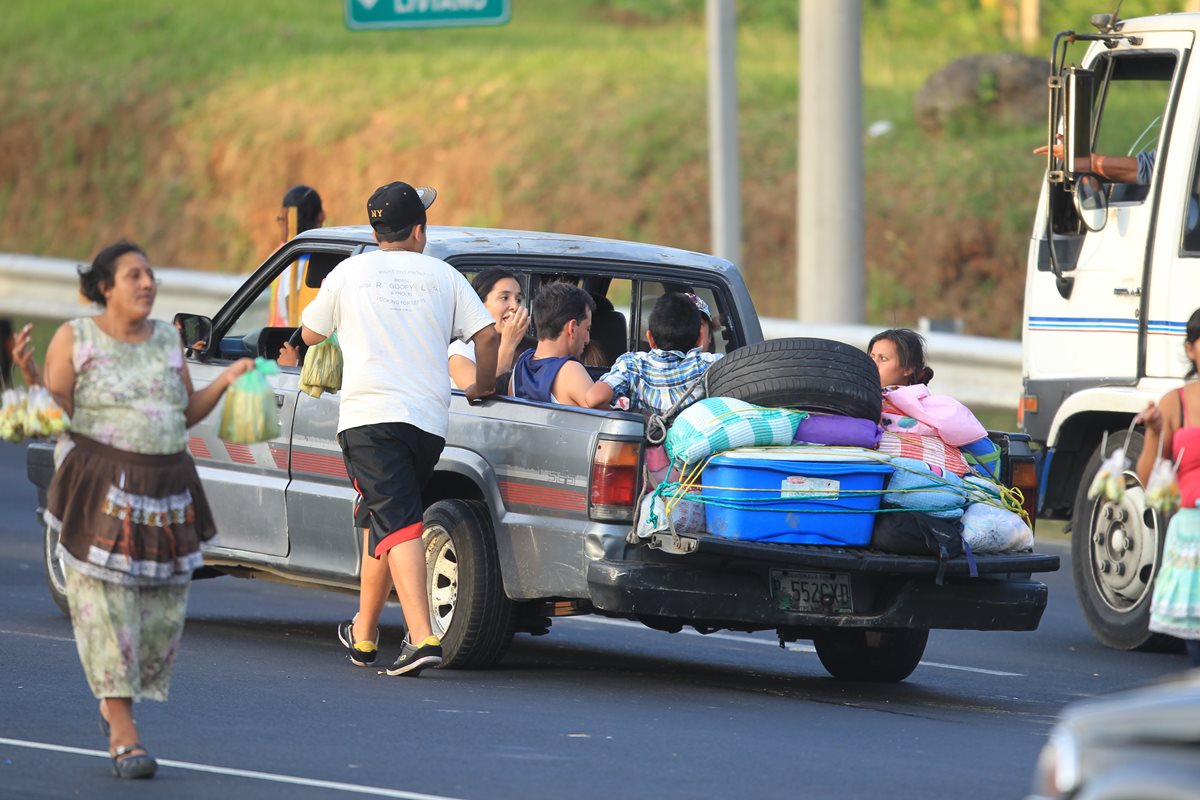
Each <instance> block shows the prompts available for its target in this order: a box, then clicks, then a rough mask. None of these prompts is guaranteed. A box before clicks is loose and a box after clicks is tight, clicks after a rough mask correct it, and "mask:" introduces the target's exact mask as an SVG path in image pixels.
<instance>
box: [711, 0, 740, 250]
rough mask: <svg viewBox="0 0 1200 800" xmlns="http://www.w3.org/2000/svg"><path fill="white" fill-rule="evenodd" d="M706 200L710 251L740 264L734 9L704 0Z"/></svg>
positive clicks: (727, 1) (720, 0)
mask: <svg viewBox="0 0 1200 800" xmlns="http://www.w3.org/2000/svg"><path fill="white" fill-rule="evenodd" d="M705 12H706V24H707V27H708V197H709V213H710V214H711V215H712V222H711V231H712V241H711V246H712V252H713V254H714V255H717V256H720V257H721V258H725V259H728V260H730V261H732V262H733V263H734V264H737V265H739V266H740V265H741V261H742V179H741V169H740V168H739V165H738V158H739V153H738V104H737V9H736V7H735V4H734V0H707V6H706V8H705Z"/></svg>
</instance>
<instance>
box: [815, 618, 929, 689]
mask: <svg viewBox="0 0 1200 800" xmlns="http://www.w3.org/2000/svg"><path fill="white" fill-rule="evenodd" d="M928 642H929V630H928V629H926V628H918V629H915V630H870V629H864V628H836V629H834V630H829V631H825V632H824V633H820V634H818V635H816V636H814V637H813V646H814V647H815V648H816V649H817V658H819V659H821V664H822V666H824V667H825V669H826V670H828V672H829V674H830V675H832V676H833V677H835V678H840V679H841V680H844V681H874V682H878V683H899V682H900V681H902V680H904V679H905V678H907V677H908V676H909V675H911V674H912V672H913V670H914V669H916V668H917V665H918V664H920V663H921V656H923V655H925V645H926V644H927V643H928Z"/></svg>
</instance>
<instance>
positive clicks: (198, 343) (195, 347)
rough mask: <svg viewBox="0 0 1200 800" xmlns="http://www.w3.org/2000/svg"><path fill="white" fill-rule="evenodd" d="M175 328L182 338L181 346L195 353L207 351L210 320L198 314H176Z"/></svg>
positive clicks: (211, 329) (210, 335)
mask: <svg viewBox="0 0 1200 800" xmlns="http://www.w3.org/2000/svg"><path fill="white" fill-rule="evenodd" d="M175 328H176V330H178V331H179V335H180V337H182V339H183V346H184V347H186V348H187V349H189V350H192V351H194V352H196V353H206V352H208V347H209V345H210V344H211V343H212V333H213V327H212V320H211V319H209V318H208V317H204V316H201V315H200V314H182V313H181V314H176V315H175Z"/></svg>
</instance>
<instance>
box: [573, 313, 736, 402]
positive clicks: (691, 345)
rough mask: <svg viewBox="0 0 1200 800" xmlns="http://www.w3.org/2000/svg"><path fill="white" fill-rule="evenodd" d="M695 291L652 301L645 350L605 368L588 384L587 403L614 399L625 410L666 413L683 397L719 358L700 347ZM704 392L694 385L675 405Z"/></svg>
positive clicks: (705, 333)
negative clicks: (688, 390) (686, 393)
mask: <svg viewBox="0 0 1200 800" xmlns="http://www.w3.org/2000/svg"><path fill="white" fill-rule="evenodd" d="M697 301H699V302H703V301H701V300H699V298H697V297H696V296H695V295H690V296H689V295H686V294H683V293H680V292H668V293H667V294H664V295H663V296H662V297H660V298H658V301H657V302H655V304H654V308H653V310H652V311H651V312H650V329H649V330H648V331H646V340H647V341H648V342H649V343H650V352H648V353H625V354H623V355H621V356H619V357H618V358H617V360H616V362H615V363H614V364H613V365H612V369H610V370H609V371H608V372H607V373H605V374H604V375H603V376H601V378H600V380H598V381H596V383H595V384H594V385H593V386H592V388H590V389H588V393H587V404H588V406H590V407H591V408H608V407H609V406H610V405H617V407H619V408H623V409H626V410H629V411H642V410H647V411H654V412H657V413H660V414H665V413H666V412H668V411H670V410H671V409H672V408H674V407H675V405H676V403H680V401H681V400H683V399H684V393H685V392H686V391H687V389H688V388H689V387H690V386H691V385H692V384H694V383H695V382H696V379H697V378H699V377H700V376H701V375H703V374H704V373H705V371H706V370H707V369H708V368H709V367H710V366H712V364H713V362H715V361H717V360H718V359H720V358H721V356H720V355H719V354H713V353H706V352H704V345H705V344H707V343H708V338H709V330H708V326H706V325H704V324H703V323H702V320H701V315H700V308H699V305H698V304H697ZM702 396H703V390H702V389H700V388H699V387H697V389H696V391H694V392H693V393H692V394H691V396H689V397H688V398H687V399H686V401H684V402H683V403H680V409H682V408H686V407H687V405H690V404H691V403H692V402H695V401H696V400H699V399H700V398H701V397H702Z"/></svg>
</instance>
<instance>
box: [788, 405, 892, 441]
mask: <svg viewBox="0 0 1200 800" xmlns="http://www.w3.org/2000/svg"><path fill="white" fill-rule="evenodd" d="M882 433H883V429H882V428H880V427H879V424H878V423H876V422H873V421H871V420H869V419H858V418H857V417H840V416H837V415H835V414H809V415H808V417H806V418H805V419H804V420H802V421H801V422H800V426H799V427H798V428H796V436H795V437H794V438H793V439H792V441H795V442H807V443H809V444H828V445H837V446H840V447H865V448H867V449H868V450H875V449H877V448H878V447H879V437H880V435H882Z"/></svg>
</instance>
